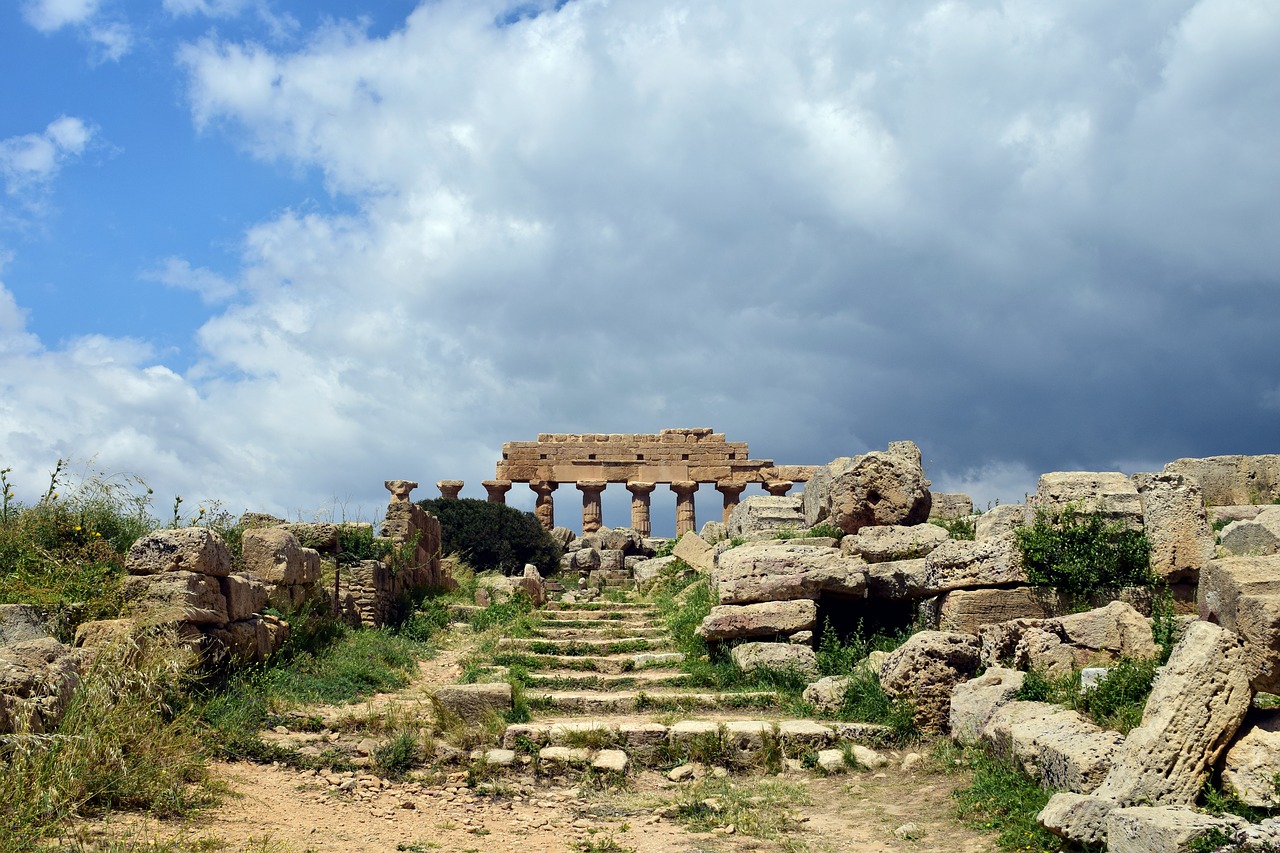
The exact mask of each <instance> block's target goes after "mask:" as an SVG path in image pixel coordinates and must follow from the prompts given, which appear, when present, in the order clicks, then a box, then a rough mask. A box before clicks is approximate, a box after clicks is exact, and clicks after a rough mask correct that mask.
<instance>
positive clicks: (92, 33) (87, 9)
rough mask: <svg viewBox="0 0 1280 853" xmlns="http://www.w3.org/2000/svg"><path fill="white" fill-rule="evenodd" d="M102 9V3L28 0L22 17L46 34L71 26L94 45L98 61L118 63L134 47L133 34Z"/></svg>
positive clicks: (95, 56) (76, 0) (79, 0)
mask: <svg viewBox="0 0 1280 853" xmlns="http://www.w3.org/2000/svg"><path fill="white" fill-rule="evenodd" d="M101 7H102V3H101V0H27V2H25V3H24V4H23V7H22V17H23V18H24V19H25V20H26V22H27V23H28V24H30V25H31V26H33V27H35V28H36V29H37V30H39V31H40V32H42V33H44V34H45V35H51V34H53V33H56V32H57V31H59V30H61V29H62V28H64V27H71V28H73V29H75V30H76V31H77V32H78V33H79V35H80V36H81V37H82V38H83V39H85V40H86V41H88V42H89V43H90V44H91V45H92V46H93V48H94V61H95V62H103V61H106V62H116V61H118V60H120V59H121V58H122V57H123V56H124V55H125V54H126V53H128V52H129V50H130V49H131V48H132V47H133V32H132V30H131V29H130V27H129V26H128V25H127V24H125V23H123V22H122V21H118V20H111V19H110V18H108V17H107V16H106V15H104V13H103V12H102V8H101Z"/></svg>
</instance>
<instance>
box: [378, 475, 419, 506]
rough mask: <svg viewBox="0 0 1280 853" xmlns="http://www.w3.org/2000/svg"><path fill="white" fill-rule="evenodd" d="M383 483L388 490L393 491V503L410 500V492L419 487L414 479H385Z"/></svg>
mask: <svg viewBox="0 0 1280 853" xmlns="http://www.w3.org/2000/svg"><path fill="white" fill-rule="evenodd" d="M382 485H384V486H386V487H387V491H388V492H390V493H391V502H392V503H401V502H403V501H407V500H409V493H410V492H412V491H413V490H414V489H416V488H418V484H417V483H415V482H414V481H413V480H384V481H383V483H382Z"/></svg>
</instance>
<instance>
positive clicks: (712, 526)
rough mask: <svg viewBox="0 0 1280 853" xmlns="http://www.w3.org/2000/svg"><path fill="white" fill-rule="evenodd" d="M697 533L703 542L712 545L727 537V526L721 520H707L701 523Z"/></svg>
mask: <svg viewBox="0 0 1280 853" xmlns="http://www.w3.org/2000/svg"><path fill="white" fill-rule="evenodd" d="M698 535H699V536H701V537H702V541H703V542H706V543H707V544H709V545H714V544H716V543H717V542H723V541H724V540H726V539H728V538H729V528H728V526H727V525H725V523H724V522H723V521H708V522H707V523H706V524H704V525H702V530H701V531H699V533H698Z"/></svg>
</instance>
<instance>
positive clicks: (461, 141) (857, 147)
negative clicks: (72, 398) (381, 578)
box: [0, 0, 1280, 518]
mask: <svg viewBox="0 0 1280 853" xmlns="http://www.w3.org/2000/svg"><path fill="white" fill-rule="evenodd" d="M167 8H169V10H170V12H171V13H172V14H175V15H177V14H205V15H210V16H213V15H216V14H224V13H225V14H230V13H231V9H232V6H230V5H219V4H214V3H195V2H193V0H191V2H185V3H184V2H177V0H170V3H169V5H168V7H167ZM236 8H241V7H238V6H237V7H236ZM243 8H244V9H247V8H248V7H247V6H245V7H243ZM507 11H509V7H508V6H504V5H503V4H499V3H487V2H474V0H467V2H462V0H444V2H438V3H424V4H422V5H420V6H419V7H418V8H417V9H416V10H414V11H413V13H412V14H410V15H409V16H408V18H407V20H406V21H405V22H404V26H403V27H399V28H395V29H393V30H392V31H390V32H389V33H388V34H386V35H379V36H374V35H371V34H370V33H369V32H368V31H367V30H366V29H365V28H364V25H363V24H361V23H359V22H356V23H352V22H342V21H336V22H330V23H327V24H325V25H324V26H322V27H320V28H319V29H317V30H315V31H313V32H311V33H308V34H307V38H306V39H305V41H304V42H303V43H302V44H301V45H300V46H298V45H296V44H295V45H292V46H290V47H289V48H288V49H285V48H278V47H272V46H269V45H264V44H263V43H262V42H260V41H251V40H247V39H244V40H239V39H226V38H218V37H216V36H212V35H211V36H208V37H206V38H203V39H201V40H199V41H195V42H191V43H189V44H186V45H184V46H183V47H182V48H181V50H180V51H179V53H178V56H179V65H180V68H181V71H182V73H183V74H184V76H185V79H186V82H187V96H188V99H189V104H190V110H191V116H192V121H193V123H194V124H195V125H196V127H197V128H199V129H200V130H201V132H202V133H203V134H205V135H206V136H207V137H208V136H212V137H214V138H217V139H228V140H231V141H232V142H233V143H234V144H236V145H238V146H240V147H241V148H242V149H243V150H244V151H245V152H247V153H248V154H249V156H252V157H255V158H258V159H260V160H262V161H266V162H270V163H276V164H280V165H282V166H283V167H285V168H286V169H292V170H298V171H300V172H305V171H313V172H314V173H315V174H318V175H320V176H321V177H322V178H323V180H324V182H325V186H326V187H327V188H328V189H329V191H330V192H331V193H332V195H333V198H334V199H335V204H334V205H333V207H336V208H338V209H339V210H340V212H323V211H321V210H319V209H318V208H317V206H315V205H310V204H308V203H306V202H305V201H304V200H301V199H300V200H299V202H298V204H297V205H296V206H294V207H293V208H291V209H285V210H281V211H277V212H275V213H273V214H271V215H269V216H268V215H264V219H263V220H262V221H260V222H258V223H257V224H255V225H254V226H253V227H251V228H250V229H248V230H247V231H246V233H245V235H244V241H243V246H242V268H241V270H239V271H238V272H237V273H235V274H232V275H229V276H228V277H227V278H226V279H224V278H221V277H218V276H215V275H213V274H212V273H210V272H209V271H207V270H201V269H192V268H191V267H190V266H189V265H188V264H187V262H185V261H182V260H181V259H169V260H167V261H165V262H164V264H163V265H162V267H161V269H160V270H159V271H158V272H155V273H153V277H155V278H157V279H159V280H161V281H166V283H168V284H171V285H173V286H179V287H187V288H189V289H193V290H195V291H196V292H198V293H200V294H201V295H202V297H205V298H208V299H209V300H210V302H211V303H213V304H219V306H220V307H219V309H218V311H217V312H216V313H215V314H214V315H213V316H211V317H210V319H209V320H208V322H207V323H205V324H204V325H203V327H202V328H201V329H200V331H199V334H198V338H197V343H198V345H199V347H200V352H199V357H198V360H197V363H196V364H195V365H194V366H193V367H192V368H191V369H190V370H189V371H187V372H186V373H184V374H182V375H178V374H175V373H173V372H172V371H168V372H166V370H167V369H166V368H164V367H162V366H161V365H160V363H161V362H162V361H163V354H155V353H153V354H151V355H150V356H149V357H148V356H146V355H145V354H144V353H142V352H140V351H138V350H136V349H130V348H126V350H127V352H126V353H123V354H121V353H116V352H115V351H114V350H112V349H111V348H110V347H109V346H107V343H105V342H101V341H98V342H94V343H93V344H92V346H91V345H90V343H89V342H87V341H81V342H79V343H76V344H75V345H74V346H69V347H67V348H65V349H58V350H56V351H49V352H47V353H44V354H43V355H36V356H30V358H32V359H34V360H35V361H36V362H39V363H40V364H43V365H48V367H47V369H48V371H51V372H52V373H53V374H57V372H58V371H59V370H63V369H66V370H80V369H83V370H85V371H86V372H87V374H88V376H89V377H90V378H91V379H92V380H93V381H94V382H97V383H99V385H98V387H97V388H96V389H95V391H94V392H93V394H91V395H90V400H89V401H87V402H86V403H84V406H85V407H86V409H92V410H93V411H94V412H95V413H96V414H95V415H94V416H93V417H92V418H90V417H83V418H78V417H77V416H76V415H75V413H76V412H77V411H79V410H78V409H77V408H76V407H75V406H72V405H71V404H67V407H66V408H65V409H64V408H56V407H55V408H50V407H49V406H48V404H45V408H44V409H39V411H40V412H42V413H43V414H41V416H40V417H38V418H35V419H33V420H30V421H28V423H32V424H40V426H41V429H47V430H49V432H48V433H47V434H48V435H49V436H54V437H61V436H64V435H71V436H74V437H75V438H76V439H77V440H78V441H79V442H82V443H84V444H85V445H88V446H87V447H86V449H85V450H84V451H83V452H93V451H95V450H97V451H98V452H101V448H102V446H104V445H105V446H108V447H110V448H111V449H112V452H113V453H116V452H119V453H133V454H138V455H137V456H136V458H139V459H143V460H146V461H147V462H148V463H149V464H150V462H151V461H152V458H153V457H154V460H155V465H156V466H157V467H158V468H159V469H160V471H161V475H162V476H163V477H165V478H172V480H173V482H175V483H181V482H184V478H185V479H186V481H191V480H196V481H198V482H199V483H201V485H202V486H203V487H205V488H206V489H207V490H208V492H209V493H213V494H219V493H221V494H227V495H241V496H244V497H245V499H246V500H250V499H251V500H254V501H256V502H258V503H259V504H262V505H264V506H262V508H267V509H270V508H280V507H285V508H290V507H292V506H295V505H293V504H290V503H289V502H290V501H292V500H298V501H300V502H302V504H303V505H305V506H313V505H315V504H317V503H318V502H319V501H320V500H322V499H323V498H324V497H325V496H326V495H333V494H335V493H337V492H339V491H340V490H341V489H343V488H349V486H344V484H349V483H351V482H353V481H355V480H358V482H359V484H360V485H358V486H356V488H358V489H360V490H362V491H360V498H361V500H366V499H367V500H368V501H370V502H376V501H377V500H379V499H381V497H382V496H381V495H380V494H379V492H380V488H379V484H380V483H381V481H382V479H386V478H389V477H399V476H406V477H411V478H414V479H418V480H419V481H420V482H424V483H425V482H434V480H436V479H443V478H450V477H461V478H463V479H466V480H467V481H468V483H469V485H468V488H467V491H466V492H464V494H474V495H475V496H482V494H481V493H480V489H479V487H478V481H479V480H480V479H483V478H486V477H490V476H492V472H493V467H492V466H493V463H494V461H495V460H496V456H497V454H498V453H499V452H500V446H501V443H502V442H503V441H505V440H518V439H531V438H533V437H534V436H535V435H536V434H537V433H538V432H556V431H565V432H573V431H587V432H592V431H599V432H644V431H657V430H658V429H660V428H662V427H668V426H712V427H715V428H717V429H720V430H724V431H726V432H727V433H728V434H729V437H730V438H731V439H733V440H746V441H749V442H751V445H752V450H753V452H754V453H755V455H756V456H760V457H765V458H773V459H775V460H776V461H778V462H780V463H787V462H796V463H823V462H826V461H828V460H830V459H831V458H833V457H835V456H837V455H847V454H852V453H858V452H863V451H865V450H867V449H871V448H874V447H883V446H884V445H885V444H886V443H887V442H888V441H890V440H894V439H899V438H912V439H915V440H916V441H917V442H918V443H919V444H920V445H921V447H922V448H923V450H924V452H925V457H926V462H927V465H928V466H929V470H930V472H931V474H932V476H933V479H934V480H935V482H937V483H938V484H939V487H940V488H945V489H946V490H968V491H970V492H971V493H973V496H974V497H975V500H976V501H977V502H978V503H979V505H985V503H986V502H987V501H989V500H995V499H997V498H999V499H1001V500H1004V501H1010V500H1013V501H1017V500H1021V497H1022V494H1023V493H1024V492H1025V491H1027V490H1029V489H1033V488H1034V485H1035V478H1036V475H1037V474H1038V473H1041V472H1044V471H1047V470H1070V469H1090V468H1092V469H1095V470H1108V469H1110V468H1111V467H1112V466H1113V465H1114V464H1115V463H1114V460H1117V459H1143V460H1145V459H1161V458H1166V459H1172V458H1175V457H1178V456H1187V455H1210V454H1213V453H1227V452H1266V451H1268V450H1274V435H1275V434H1276V432H1275V428H1276V426H1277V424H1276V423H1275V420H1274V417H1273V416H1271V415H1270V414H1267V413H1266V412H1267V410H1265V409H1263V408H1262V407H1259V405H1258V400H1259V399H1267V398H1263V397H1262V396H1261V395H1263V394H1264V393H1265V392H1266V391H1267V389H1274V376H1275V375H1277V374H1278V373H1280V362H1278V361H1277V359H1278V358H1280V354H1277V351H1276V348H1275V347H1274V331H1273V329H1271V328H1270V327H1271V325H1272V323H1271V322H1270V318H1271V317H1272V316H1273V315H1274V311H1272V310H1270V309H1271V308H1274V307H1275V306H1276V304H1277V299H1278V298H1280V297H1278V291H1280V280H1278V279H1277V277H1276V273H1275V270H1276V269H1280V264H1278V263H1277V262H1278V261H1280V202H1277V200H1276V199H1275V198H1274V193H1269V192H1267V188H1269V187H1274V186H1276V185H1277V184H1278V183H1280V161H1277V160H1276V159H1275V158H1274V157H1273V156H1270V155H1269V154H1266V153H1265V152H1270V151H1274V150H1276V148H1277V147H1278V146H1280V118H1278V117H1277V116H1276V114H1275V110H1274V109H1272V105H1273V104H1274V103H1275V102H1276V100H1275V95H1276V92H1275V86H1276V85H1277V84H1276V81H1277V80H1280V57H1277V56H1276V55H1275V52H1274V51H1268V50H1266V49H1265V45H1266V44H1267V43H1268V40H1267V38H1266V37H1265V35H1266V34H1268V33H1270V32H1272V28H1273V27H1275V26H1280V10H1278V9H1276V8H1275V7H1274V4H1268V3H1265V2H1253V3H1249V2H1245V0H1201V2H1198V3H1190V2H1189V3H1184V4H1181V5H1176V6H1175V5H1170V4H1166V3H1157V2H1135V3H1132V4H1125V5H1123V6H1114V5H1113V6H1107V7H1106V8H1105V9H1103V8H1102V7H1097V8H1095V7H1093V6H1088V5H1069V4H1068V5H1062V4H1059V5H1045V4H1005V5H1002V6H974V5H967V4H955V3H945V4H933V5H929V6H927V7H917V6H912V5H910V4H901V3H891V2H887V0H886V2H873V3H866V4H860V5H859V6H858V8H857V9H856V10H852V11H851V10H850V9H849V7H848V5H847V4H839V3H835V2H833V0H803V2H798V3H794V4H789V5H788V6H787V8H786V9H785V10H784V9H781V8H776V9H775V8H770V7H765V8H761V7H747V6H742V5H740V4H723V3H704V4H695V5H693V6H689V5H688V4H682V3H675V2H657V3H654V4H646V5H645V6H644V7H643V8H641V7H637V6H634V5H630V4H607V3H599V2H588V0H583V1H582V2H577V3H570V4H567V5H563V6H562V7H561V8H559V9H558V10H551V9H548V10H546V11H544V12H543V13H542V14H539V15H537V16H535V17H523V18H519V19H518V20H508V19H506V18H504V17H503V15H504V13H505V12H507ZM508 17H509V16H508ZM495 21H503V22H505V23H504V25H502V26H499V25H497V24H495ZM1259 33H1262V34H1263V35H1262V36H1259V35H1258V34H1259ZM1272 43H1274V42H1272ZM230 282H234V283H235V288H236V290H235V295H236V299H235V301H234V302H233V303H229V304H222V303H220V302H219V300H225V299H228V298H229V297H230V296H231V294H232V292H233V291H232V286H231V284H230ZM73 350H74V353H75V354H73ZM88 352H106V353H108V354H110V355H112V358H114V361H111V362H109V363H105V362H102V361H100V360H99V361H92V363H90V362H89V361H86V359H88V356H87V355H86V353H88ZM36 373H37V371H35V370H34V368H30V367H29V368H28V369H26V370H24V371H22V372H19V373H16V374H9V373H8V372H7V371H6V375H21V376H31V375H35V374H36ZM71 375H74V374H67V375H59V376H58V377H57V378H56V379H55V378H54V376H52V375H49V376H45V378H44V380H43V381H45V382H46V383H49V382H54V381H62V382H65V381H66V380H67V378H68V377H69V376H71ZM57 387H62V386H57ZM122 389H124V390H122ZM1188 389H1198V390H1196V391H1195V392H1189V391H1188ZM1209 396H1212V398H1213V399H1214V403H1215V405H1214V406H1213V407H1212V408H1215V409H1218V410H1219V411H1226V412H1232V413H1234V414H1233V415H1232V416H1231V417H1221V416H1214V415H1213V414H1211V413H1210V412H1209V411H1208V409H1207V408H1206V407H1205V406H1204V405H1203V403H1204V399H1207V398H1208V397H1209ZM140 401H151V402H150V403H148V404H146V405H144V404H143V403H142V402H140ZM59 418H61V419H65V420H66V421H67V422H68V423H75V424H80V425H81V426H76V427H67V428H65V429H64V428H62V427H59V426H57V424H58V423H60V421H59V420H57V419H59ZM51 424H52V425H53V426H50V425H51ZM121 424H128V426H127V427H123V426H120V425H121ZM0 434H3V433H0ZM40 434H41V435H44V434H45V433H40ZM33 440H34V439H33ZM53 440H54V439H53V438H48V439H45V441H46V450H45V452H49V451H52V450H53V449H54V448H53V447H52V442H53ZM144 454H150V455H144ZM140 473H144V474H145V473H148V472H145V471H144V472H140ZM367 484H371V485H367ZM174 488H175V489H177V488H182V489H183V490H184V491H187V492H190V491H191V489H190V488H189V487H187V486H180V487H179V486H175V487H174ZM560 497H561V503H562V509H561V512H562V513H565V512H568V517H570V518H572V516H573V511H572V509H570V510H565V509H564V508H563V505H564V503H565V502H566V501H567V502H569V504H570V506H572V502H573V499H574V498H575V497H576V495H574V494H573V493H568V494H566V490H561V492H560Z"/></svg>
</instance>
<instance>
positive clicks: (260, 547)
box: [241, 527, 320, 585]
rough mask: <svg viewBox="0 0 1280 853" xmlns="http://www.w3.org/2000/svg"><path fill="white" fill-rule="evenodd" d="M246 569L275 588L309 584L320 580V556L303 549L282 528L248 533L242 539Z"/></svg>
mask: <svg viewBox="0 0 1280 853" xmlns="http://www.w3.org/2000/svg"><path fill="white" fill-rule="evenodd" d="M241 548H242V551H243V554H244V565H245V568H246V569H247V570H248V571H250V572H253V573H254V574H256V575H258V576H259V577H261V578H262V579H263V580H265V581H267V582H268V583H274V584H286V585H293V584H307V583H315V582H316V581H318V580H320V553H319V552H318V551H316V550H315V549H314V548H303V547H302V546H301V545H299V544H298V538H297V537H296V536H294V535H293V534H292V533H290V532H289V531H287V530H285V529H284V528H282V527H268V528H264V529H261V530H246V531H245V532H244V537H243V538H242V539H241Z"/></svg>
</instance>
